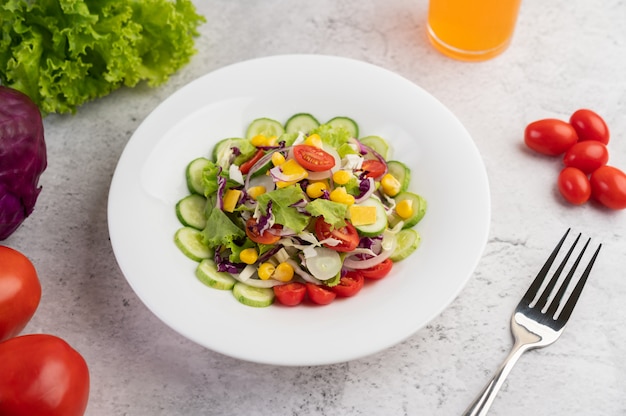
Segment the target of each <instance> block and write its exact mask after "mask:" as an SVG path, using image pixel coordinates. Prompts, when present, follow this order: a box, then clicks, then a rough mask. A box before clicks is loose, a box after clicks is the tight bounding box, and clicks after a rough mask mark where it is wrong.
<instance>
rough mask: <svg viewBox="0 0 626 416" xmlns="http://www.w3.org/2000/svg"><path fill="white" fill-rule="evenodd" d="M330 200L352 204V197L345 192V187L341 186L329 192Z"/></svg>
mask: <svg viewBox="0 0 626 416" xmlns="http://www.w3.org/2000/svg"><path fill="white" fill-rule="evenodd" d="M330 200H331V201H333V202H339V203H341V204H346V205H352V204H354V197H353V196H352V195H350V194H349V193H348V192H346V188H344V187H343V186H340V187H338V188H335V189H333V190H332V192H331V193H330Z"/></svg>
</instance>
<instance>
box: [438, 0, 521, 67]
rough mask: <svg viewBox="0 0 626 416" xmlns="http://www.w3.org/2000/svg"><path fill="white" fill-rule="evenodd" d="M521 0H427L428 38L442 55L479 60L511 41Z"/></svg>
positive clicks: (503, 47)
mask: <svg viewBox="0 0 626 416" xmlns="http://www.w3.org/2000/svg"><path fill="white" fill-rule="evenodd" d="M520 2H521V0H430V3H429V7H428V38H429V39H430V42H431V43H432V44H433V46H434V47H435V48H436V49H437V50H438V51H439V52H441V53H443V54H444V55H447V56H450V57H452V58H456V59H460V60H464V61H483V60H486V59H490V58H493V57H494V56H496V55H498V54H500V53H501V52H503V51H504V50H505V49H506V48H507V47H508V46H509V43H510V42H511V38H512V37H513V30H514V29H515V22H516V21H517V14H518V11H519V6H520Z"/></svg>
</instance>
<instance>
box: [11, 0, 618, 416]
mask: <svg viewBox="0 0 626 416" xmlns="http://www.w3.org/2000/svg"><path fill="white" fill-rule="evenodd" d="M196 4H197V7H198V10H199V12H201V13H202V14H203V15H204V16H206V18H207V22H208V23H206V24H204V25H203V26H202V27H201V28H200V31H201V35H200V36H199V37H198V38H197V40H196V46H197V49H198V53H197V55H196V56H194V58H193V60H192V61H191V63H190V64H189V65H188V66H186V67H184V68H183V69H182V70H181V71H179V72H178V73H177V74H176V75H175V76H173V77H172V78H171V80H170V81H169V82H168V83H167V84H165V85H163V86H161V87H159V88H154V89H150V88H148V87H144V86H139V87H137V88H134V89H122V90H119V91H117V92H115V93H113V94H111V95H110V96H108V97H106V98H103V99H99V100H97V101H94V102H92V103H89V104H87V105H85V106H83V107H81V108H80V109H79V111H78V113H77V114H76V115H63V116H59V115H50V116H48V117H46V119H45V131H46V139H47V144H48V153H49V167H48V169H47V171H46V172H45V174H44V175H43V176H42V181H41V182H42V185H43V188H44V191H43V192H42V194H41V196H40V199H39V202H38V205H37V207H36V210H35V212H34V214H33V215H32V216H31V217H30V218H28V220H27V221H26V222H25V223H24V224H23V225H22V226H21V227H20V228H19V230H18V231H17V232H16V233H15V234H14V235H13V236H11V237H10V238H9V239H7V240H5V241H4V242H3V243H4V244H5V245H8V246H11V247H14V248H16V249H19V250H21V251H23V252H24V253H25V254H27V255H28V256H29V257H30V258H31V259H32V260H33V262H34V263H35V265H36V267H37V269H38V272H39V274H40V278H41V281H42V287H43V296H42V300H41V304H40V307H39V309H38V311H37V313H36V315H35V317H34V318H33V320H32V321H31V323H30V324H29V325H28V326H27V328H26V329H25V331H24V332H25V333H34V332H46V333H53V334H56V335H59V336H61V337H63V338H64V339H66V340H67V341H68V342H69V343H70V344H72V345H73V346H74V347H75V348H76V349H78V350H79V351H80V352H81V353H82V354H83V356H84V357H85V359H86V360H87V362H88V364H89V368H90V372H91V394H90V400H89V405H88V408H87V415H93V416H99V415H102V416H112V415H132V416H135V415H139V416H141V415H169V416H174V415H235V414H250V415H301V416H305V415H327V416H335V415H381V416H383V415H384V416H388V415H443V416H449V415H458V414H460V413H461V412H462V411H463V410H464V409H465V407H466V406H467V405H468V404H469V403H470V402H471V401H472V400H473V399H474V397H475V396H476V395H477V394H478V392H479V390H480V389H481V388H482V387H483V385H484V383H486V381H487V380H488V378H489V377H491V375H492V374H493V372H494V371H495V370H496V368H497V366H498V365H499V364H500V362H501V360H502V359H503V358H504V357H505V356H506V354H507V352H508V350H509V348H510V347H511V345H512V340H511V335H510V331H509V318H510V315H511V312H512V310H513V308H514V307H515V305H516V304H517V302H518V300H519V298H520V297H521V295H522V294H523V293H524V291H525V289H526V287H527V286H528V284H529V281H530V279H532V277H533V276H534V274H535V273H536V272H537V270H538V267H539V266H540V264H541V263H543V260H544V259H545V256H546V254H547V252H548V250H549V249H550V248H551V247H552V246H553V245H554V243H555V242H556V240H558V238H559V237H560V236H561V234H562V233H563V231H564V230H565V229H566V228H568V227H574V228H575V229H576V230H577V231H581V232H583V233H585V234H586V235H589V236H590V237H592V238H593V240H594V241H597V242H602V243H603V244H604V247H603V251H602V253H601V255H600V258H599V260H598V262H597V264H596V267H595V269H594V271H593V273H592V276H591V279H590V281H589V283H588V285H587V287H586V289H585V292H584V293H583V297H582V299H581V300H580V302H579V304H578V306H577V308H576V310H575V311H574V315H573V317H572V320H571V321H570V324H569V326H568V328H567V329H566V330H565V332H564V334H563V336H562V337H561V339H560V340H559V341H558V342H557V343H556V344H554V345H553V346H550V347H549V348H546V349H541V350H535V351H532V352H530V353H528V354H526V355H525V356H523V357H522V358H521V360H520V362H519V363H518V364H517V366H516V367H515V368H514V369H513V372H512V374H511V375H510V377H509V379H508V380H507V382H506V383H505V384H504V386H503V389H502V391H501V392H500V395H499V396H498V397H497V398H496V401H495V403H494V405H493V407H492V410H491V413H490V414H492V415H494V416H503V415H506V416H521V415H624V414H626V394H624V393H625V390H624V386H626V360H624V353H625V352H626V347H624V345H626V329H625V328H626V326H625V325H624V323H625V322H624V318H625V317H626V314H625V312H624V311H625V310H626V309H625V308H624V306H623V305H624V302H625V301H626V272H624V266H626V211H619V212H615V211H608V210H605V209H602V208H600V207H599V206H597V205H595V204H587V205H585V206H582V207H574V206H572V205H569V204H567V203H565V202H564V201H563V200H562V199H561V197H560V196H559V194H558V191H556V185H555V180H556V176H557V173H558V171H559V170H560V164H559V163H558V161H553V160H546V158H542V157H539V156H536V155H533V154H531V153H530V152H528V151H526V150H525V149H524V146H523V143H522V135H523V131H524V127H525V126H526V124H527V123H529V122H530V121H533V120H536V119H539V118H547V117H556V118H561V119H567V118H569V115H570V114H571V113H572V112H573V111H575V110H576V109H578V108H590V109H593V110H595V111H597V112H598V113H600V114H601V115H602V116H603V117H604V118H605V120H606V121H607V123H608V125H609V127H610V129H611V132H612V139H611V142H610V145H609V148H610V155H611V159H610V164H612V165H615V166H618V167H621V168H622V169H626V117H624V114H626V25H625V24H624V22H626V4H625V3H624V2H623V1H620V0H606V1H602V2H589V1H584V0H569V1H568V0H554V1H551V2H540V1H536V0H528V1H524V2H523V4H522V7H521V11H520V16H519V20H518V25H517V29H516V33H515V36H514V39H513V42H512V44H511V46H510V48H509V49H508V50H507V51H506V52H505V53H504V54H503V55H501V56H499V57H497V58H495V59H493V60H490V61H487V62H483V63H464V62H459V61H455V60H452V59H449V58H446V57H444V56H442V55H440V54H439V53H438V52H436V51H435V50H434V49H433V48H432V47H431V46H430V45H429V44H428V41H427V39H426V35H425V20H426V11H427V7H428V6H427V1H425V0H419V1H409V0H387V1H385V2H382V1H372V0H367V1H357V0H341V1H335V0H319V1H315V2H305V1H299V2H287V1H280V0H267V1H262V2H232V1H227V0H202V1H197V2H196ZM291 53H314V54H328V55H338V56H345V57H350V58H354V59H358V60H362V61H366V62H370V63H373V64H376V65H379V66H381V67H384V68H387V69H389V70H391V71H394V72H397V73H398V74H400V75H402V76H403V77H405V78H407V79H409V80H411V81H413V82H415V83H416V84H418V85H419V86H421V87H422V88H424V89H425V90H427V91H428V92H430V93H431V94H433V95H434V96H435V97H436V98H438V99H439V100H440V101H441V102H442V103H443V104H444V105H446V106H447V107H448V108H449V109H450V110H451V111H452V112H453V113H454V114H455V115H456V116H457V117H458V118H459V119H460V120H461V122H462V123H463V124H464V125H465V127H466V128H467V130H468V131H469V133H470V134H471V135H472V137H473V139H474V141H475V143H476V145H477V147H478V149H479V151H480V153H481V155H482V157H483V160H484V163H485V166H486V169H487V173H488V177H489V182H490V191H491V198H492V201H491V203H492V217H491V228H490V232H489V239H488V243H487V245H486V247H485V250H484V253H483V256H482V258H481V260H480V262H479V264H478V266H477V268H476V270H475V271H474V273H473V275H472V277H471V279H470V280H469V282H468V283H467V285H466V287H465V288H464V289H463V290H462V292H461V293H460V294H459V295H458V297H457V298H456V299H455V300H454V301H453V302H452V303H451V305H450V306H449V307H448V308H447V309H446V310H445V311H444V312H443V313H442V314H441V315H440V316H438V317H437V318H435V319H434V320H433V321H432V322H430V323H429V324H428V325H427V326H426V327H424V328H423V329H421V330H420V331H418V332H417V333H415V334H414V335H413V336H411V337H409V338H408V339H406V340H405V341H403V342H402V343H400V344H398V345H395V346H393V347H391V348H389V349H387V350H385V351H382V352H379V353H377V354H375V355H372V356H368V357H365V358H362V359H358V360H355V361H351V362H346V363H341V364H335V365H327V366H316V367H274V366H268V365H261V364H255V363H250V362H244V361H240V360H237V359H234V358H230V357H226V356H223V355H221V354H218V353H215V352H212V351H210V350H207V349H205V348H203V347H201V346H199V345H197V344H195V343H193V342H191V341H189V340H187V339H185V338H183V337H182V336H180V335H179V334H177V333H176V332H174V331H173V330H171V329H170V328H168V327H167V326H165V325H164V324H163V323H162V322H161V321H160V320H159V319H158V318H156V317H155V316H154V315H153V314H152V313H151V312H150V311H149V310H148V309H147V308H146V306H144V304H143V303H142V302H141V301H140V300H139V298H138V297H137V296H136V295H135V294H134V292H133V291H132V289H131V288H130V286H129V285H128V283H127V281H126V279H125V278H124V276H123V275H122V273H121V271H120V269H119V268H118V265H117V263H116V261H115V258H114V256H113V251H112V248H111V245H110V241H109V238H108V228H107V208H106V207H107V196H108V190H109V185H110V181H111V177H112V175H113V171H114V169H115V166H116V163H117V161H118V158H119V156H120V154H121V153H122V151H123V149H124V146H125V145H126V143H127V141H128V140H129V138H130V137H131V135H132V133H133V132H134V131H135V129H136V128H137V127H138V126H139V124H140V123H141V122H142V120H143V119H144V118H145V117H146V116H147V115H148V114H149V113H150V112H151V111H152V110H153V109H154V108H155V107H156V106H157V105H158V104H159V103H160V102H161V101H162V100H164V99H165V98H166V97H168V96H169V95H170V94H172V93H173V92H174V91H176V90H177V89H179V88H180V87H182V86H183V85H185V84H187V83H188V82H190V81H192V80H193V79H195V78H197V77H199V76H201V75H203V74H206V73H208V72H210V71H213V70H215V69H218V68H221V67H223V66H226V65H228V64H231V63H236V62H239V61H243V60H248V59H251V58H256V57H263V56H270V55H277V54H291ZM468 203H471V201H468ZM468 220H470V221H471V219H468Z"/></svg>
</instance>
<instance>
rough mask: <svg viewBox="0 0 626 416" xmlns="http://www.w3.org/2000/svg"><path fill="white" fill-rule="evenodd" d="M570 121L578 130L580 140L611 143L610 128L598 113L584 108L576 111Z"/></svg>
mask: <svg viewBox="0 0 626 416" xmlns="http://www.w3.org/2000/svg"><path fill="white" fill-rule="evenodd" d="M569 122H570V124H571V125H572V127H574V130H576V134H577V135H578V140H580V141H585V140H594V141H598V142H600V143H603V144H608V143H609V128H608V126H607V125H606V123H605V121H604V119H603V118H602V117H600V116H599V115H598V114H597V113H594V112H593V111H591V110H587V109H586V108H583V109H580V110H578V111H576V112H574V114H572V116H571V117H570V119H569Z"/></svg>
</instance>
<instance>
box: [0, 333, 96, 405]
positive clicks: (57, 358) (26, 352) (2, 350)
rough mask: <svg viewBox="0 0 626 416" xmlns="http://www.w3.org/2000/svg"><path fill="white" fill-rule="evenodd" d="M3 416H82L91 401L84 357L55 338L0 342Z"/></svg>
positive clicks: (31, 337)
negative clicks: (89, 400)
mask: <svg viewBox="0 0 626 416" xmlns="http://www.w3.org/2000/svg"><path fill="white" fill-rule="evenodd" d="M0 363H2V371H0V415H11V416H34V415H46V416H81V415H83V414H84V413H85V409H86V408H87V401H88V398H89V370H88V368H87V363H86V362H85V360H84V359H83V357H82V356H81V355H80V354H79V353H78V352H77V351H76V350H74V349H73V348H72V347H71V346H70V345H69V344H68V343H67V342H65V341H64V340H62V339H61V338H58V337H56V336H53V335H46V334H31V335H22V336H18V337H15V338H11V339H9V340H7V341H4V342H2V343H0Z"/></svg>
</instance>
